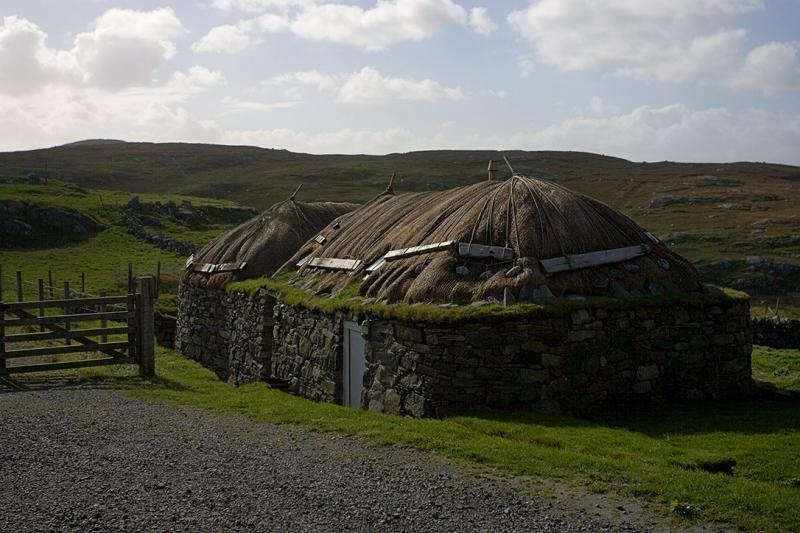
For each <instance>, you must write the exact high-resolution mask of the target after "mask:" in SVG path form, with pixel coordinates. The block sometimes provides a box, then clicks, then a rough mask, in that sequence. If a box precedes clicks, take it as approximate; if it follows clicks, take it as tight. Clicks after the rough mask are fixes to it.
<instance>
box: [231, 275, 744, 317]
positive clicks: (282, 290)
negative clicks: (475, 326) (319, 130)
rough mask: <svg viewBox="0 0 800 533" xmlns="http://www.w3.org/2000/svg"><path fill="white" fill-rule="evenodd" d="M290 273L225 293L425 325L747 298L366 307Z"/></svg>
mask: <svg viewBox="0 0 800 533" xmlns="http://www.w3.org/2000/svg"><path fill="white" fill-rule="evenodd" d="M292 275H293V274H292V273H288V274H282V275H279V276H276V277H274V278H270V279H265V278H261V279H251V280H246V281H239V282H234V283H229V284H228V285H227V286H226V289H227V290H228V291H230V292H244V293H247V294H250V295H253V294H254V293H256V292H258V290H260V289H261V288H267V289H269V290H270V291H273V292H277V293H279V294H280V296H281V300H282V301H283V302H284V303H286V304H287V305H290V306H293V307H304V308H306V309H309V310H311V311H318V312H322V313H327V314H332V313H335V312H338V311H346V312H352V313H356V314H358V315H364V316H375V317H380V318H392V319H398V320H405V321H425V322H437V323H448V324H453V323H459V322H465V321H471V320H480V321H482V322H502V321H505V320H510V319H519V318H542V317H563V316H568V315H569V314H570V313H572V312H573V311H576V310H578V309H586V308H589V307H601V308H603V309H627V308H636V307H642V306H657V307H663V306H666V305H669V304H671V303H681V304H683V305H694V304H696V305H708V304H714V303H719V304H727V303H731V302H732V301H739V300H747V299H749V296H748V295H747V294H745V293H743V292H739V291H736V290H733V289H728V288H722V289H719V290H718V291H716V292H710V293H706V294H690V293H686V294H669V295H664V296H657V297H656V296H642V297H632V298H625V299H617V298H587V299H585V300H560V301H557V302H554V303H547V304H535V303H517V304H514V305H511V306H503V305H500V304H492V305H485V306H481V307H473V306H469V305H461V306H457V307H441V306H440V305H437V304H433V303H426V304H414V305H409V304H406V303H402V302H400V303H391V304H381V303H370V304H364V303H363V301H362V300H361V299H354V298H353V297H354V296H356V295H357V294H358V284H357V283H351V284H350V285H348V286H347V287H346V288H345V289H343V290H342V291H341V292H340V293H339V294H336V295H331V296H328V295H320V296H318V295H314V294H312V293H310V292H308V291H305V290H302V289H300V288H298V287H295V286H292V285H289V284H288V283H287V281H288V279H289V278H290V277H291V276H292Z"/></svg>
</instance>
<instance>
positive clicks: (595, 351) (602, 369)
mask: <svg viewBox="0 0 800 533" xmlns="http://www.w3.org/2000/svg"><path fill="white" fill-rule="evenodd" d="M275 318H276V320H275V328H274V338H275V343H274V349H273V356H272V372H273V375H275V376H276V377H280V378H282V379H286V380H290V382H291V383H292V389H293V390H294V391H296V392H297V393H298V394H301V395H303V396H305V397H307V398H311V399H315V400H322V401H334V402H337V403H340V399H341V389H342V387H341V374H342V338H341V335H342V334H341V332H342V326H343V324H342V322H343V321H344V320H345V319H348V320H353V319H354V318H355V317H353V316H348V315H346V314H344V313H337V314H334V315H329V314H324V313H318V312H312V311H308V310H305V309H299V308H292V307H289V306H286V305H284V304H279V305H278V307H277V308H276V311H275ZM362 321H363V323H364V337H365V345H366V358H367V367H368V368H367V371H366V374H365V377H364V383H365V388H364V391H363V393H362V407H364V408H367V409H370V410H373V411H381V412H388V413H395V414H401V415H410V416H415V417H421V416H441V415H443V414H445V413H447V412H448V411H450V410H453V409H456V408H467V407H474V406H489V407H495V408H513V407H516V408H526V407H530V406H538V407H542V408H548V409H559V410H562V411H567V412H578V413H581V412H588V411H591V410H593V409H595V408H596V407H598V406H609V405H611V406H615V405H618V404H623V403H631V402H637V403H638V402H641V401H651V400H652V401H657V402H661V401H667V400H674V399H677V400H683V399H689V400H701V399H710V398H714V399H728V398H734V397H738V396H742V395H745V394H747V393H748V392H749V387H750V382H751V380H750V375H751V368H750V353H751V348H752V344H751V343H752V333H751V329H750V314H749V303H748V302H747V301H741V300H738V301H734V300H731V301H729V302H726V303H721V304H716V305H697V304H696V305H689V304H682V305H678V304H674V305H665V306H660V307H656V306H650V307H639V308H628V309H626V308H616V309H609V308H591V307H590V308H587V309H581V310H577V311H574V312H572V313H567V314H565V315H564V316H561V317H554V318H530V319H524V320H522V319H514V320H508V321H505V322H498V323H481V322H468V323H463V324H460V325H441V324H440V325H437V324H431V323H410V322H401V321H396V320H385V319H370V318H369V317H367V318H366V320H365V321H364V320H363V317H362Z"/></svg>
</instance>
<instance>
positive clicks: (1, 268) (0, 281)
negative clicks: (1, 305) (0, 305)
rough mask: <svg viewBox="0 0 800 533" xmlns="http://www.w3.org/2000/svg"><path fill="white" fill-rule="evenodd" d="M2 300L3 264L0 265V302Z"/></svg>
mask: <svg viewBox="0 0 800 533" xmlns="http://www.w3.org/2000/svg"><path fill="white" fill-rule="evenodd" d="M2 301H3V265H0V302H2Z"/></svg>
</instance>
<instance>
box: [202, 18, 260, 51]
mask: <svg viewBox="0 0 800 533" xmlns="http://www.w3.org/2000/svg"><path fill="white" fill-rule="evenodd" d="M255 41H256V39H254V38H253V37H252V36H251V35H250V34H249V33H248V32H247V31H245V30H244V29H242V28H241V27H240V26H238V25H235V24H223V25H222V26H216V27H214V28H211V30H209V32H208V33H207V34H205V35H204V36H203V37H201V38H200V40H199V41H197V42H195V43H194V44H192V50H194V51H195V52H226V53H228V54H235V53H237V52H241V51H243V50H247V49H248V48H250V47H251V46H253V45H254V44H255Z"/></svg>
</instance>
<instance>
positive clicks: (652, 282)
mask: <svg viewBox="0 0 800 533" xmlns="http://www.w3.org/2000/svg"><path fill="white" fill-rule="evenodd" d="M320 233H321V234H323V235H325V236H326V238H327V241H326V242H325V243H324V245H321V246H320V245H319V244H317V243H315V242H313V241H310V242H308V243H306V244H305V245H303V246H302V247H301V248H300V249H299V250H298V252H297V253H296V254H295V255H294V257H293V258H291V259H290V260H289V261H288V262H287V263H286V265H285V266H284V267H283V268H282V269H281V270H292V269H294V268H295V264H296V263H297V262H298V261H299V260H301V259H302V258H306V257H308V256H309V254H313V255H312V257H324V258H342V259H358V260H360V261H362V263H361V264H360V266H359V267H358V268H357V269H356V270H355V271H353V272H346V271H331V270H323V269H321V268H313V267H311V266H309V265H307V266H305V267H303V268H302V269H301V272H300V277H299V278H298V280H297V282H296V283H298V284H300V285H301V286H304V287H306V288H308V289H310V290H314V291H316V292H318V293H327V292H333V293H335V292H337V291H338V290H340V289H342V288H343V287H345V286H347V285H348V284H349V283H351V282H353V281H358V282H361V286H360V294H361V295H363V296H368V297H375V298H377V299H379V300H387V301H389V302H393V301H401V300H402V301H405V302H408V303H414V302H425V301H434V302H437V301H438V302H453V303H466V302H469V301H474V300H482V299H489V300H491V299H492V298H497V299H498V300H502V299H503V297H504V295H505V296H506V297H507V299H509V300H537V299H545V298H549V297H562V296H570V295H616V296H622V295H629V294H630V295H643V294H661V293H665V292H677V291H692V290H698V289H700V284H699V281H698V276H697V273H696V271H695V269H694V268H693V267H692V265H691V264H690V263H688V262H687V261H686V260H685V259H683V258H682V257H680V256H678V255H676V254H674V253H672V252H671V251H669V250H668V249H667V248H666V246H664V245H663V244H661V243H658V242H654V241H653V238H652V237H651V236H648V234H647V233H646V232H645V230H643V229H642V228H641V227H639V225H638V224H636V223H635V222H634V221H633V220H631V219H630V218H628V217H626V216H625V215H623V214H621V213H619V212H618V211H616V210H614V209H612V208H610V207H608V206H607V205H605V204H603V203H601V202H599V201H597V200H594V199H591V198H588V197H586V196H583V195H581V194H577V193H575V192H572V191H570V190H568V189H565V188H564V187H561V186H559V185H556V184H554V183H550V182H546V181H543V180H540V179H532V178H526V177H521V176H514V177H512V178H511V179H509V180H507V181H504V182H498V181H486V182H482V183H477V184H475V185H471V186H467V187H459V188H456V189H451V190H447V191H439V192H424V193H408V194H399V195H395V194H392V193H391V192H387V193H384V194H382V195H379V196H377V197H376V198H374V199H373V200H372V201H370V202H369V203H368V204H366V205H364V206H362V207H361V208H359V209H357V210H356V211H353V212H351V213H349V214H347V215H344V216H343V217H341V218H340V219H339V220H338V221H337V224H336V225H335V227H334V226H333V225H329V226H328V227H327V228H325V229H324V230H322V231H321V232H320ZM451 240H454V241H460V242H467V243H475V244H484V245H491V246H504V247H509V248H513V251H514V257H513V260H511V261H509V262H505V263H500V262H498V261H497V260H494V259H474V258H463V257H460V256H459V253H458V251H457V250H455V249H448V250H444V251H439V252H434V253H428V254H424V255H418V256H414V257H407V258H402V259H398V260H394V261H391V262H387V263H386V264H385V265H383V267H381V268H380V269H379V270H377V271H376V272H374V273H372V274H370V275H369V276H366V278H365V274H366V270H365V269H366V267H367V266H368V265H370V264H371V263H372V262H374V261H376V260H378V259H379V258H381V257H383V255H384V254H386V253H387V252H388V251H390V250H395V249H400V248H407V247H412V246H419V245H423V244H432V243H438V242H443V241H451ZM640 244H647V245H649V246H650V251H649V253H647V254H646V255H644V256H642V257H638V258H635V259H631V260H629V261H626V262H624V263H616V264H610V265H602V266H595V267H591V268H585V269H582V270H576V271H570V272H562V273H556V274H552V275H548V276H546V275H545V272H544V271H543V269H542V265H541V263H540V262H539V261H540V260H542V259H548V258H554V257H562V256H568V255H574V254H581V253H587V252H595V251H601V250H609V249H617V248H624V247H629V246H635V245H640ZM458 267H467V270H468V272H467V270H465V269H464V268H458ZM513 267H519V268H515V269H513V270H512V268H513ZM509 270H511V272H510V273H509V272H508V271H509ZM364 278H365V279H364ZM505 289H508V290H505Z"/></svg>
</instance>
